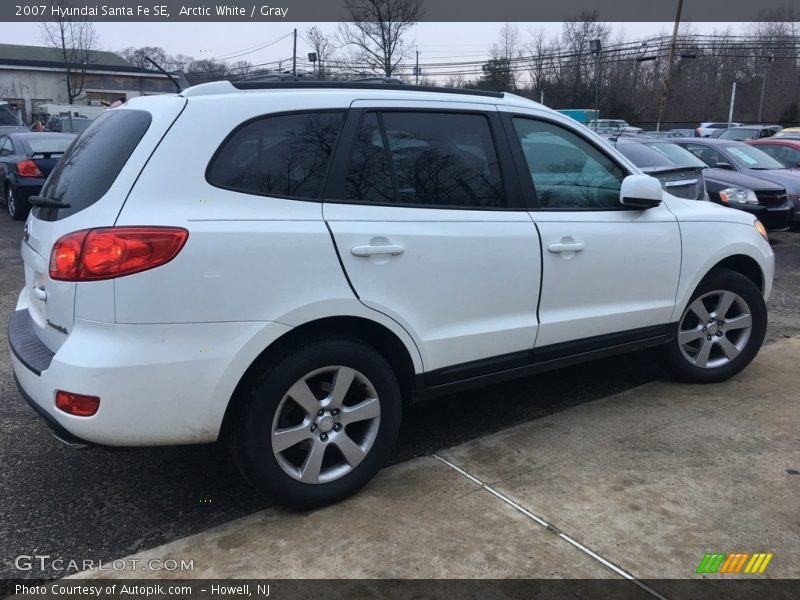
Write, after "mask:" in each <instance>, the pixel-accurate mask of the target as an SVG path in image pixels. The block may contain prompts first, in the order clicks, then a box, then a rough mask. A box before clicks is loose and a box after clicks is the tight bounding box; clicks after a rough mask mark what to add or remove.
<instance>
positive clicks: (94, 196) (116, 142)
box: [8, 82, 774, 506]
mask: <svg viewBox="0 0 800 600" xmlns="http://www.w3.org/2000/svg"><path fill="white" fill-rule="evenodd" d="M32 202H33V203H34V204H35V205H36V206H35V208H34V209H33V211H32V213H31V215H30V217H29V218H28V221H27V223H26V225H25V231H24V241H23V243H22V256H23V259H24V264H25V288H24V290H22V293H21V294H20V296H19V301H18V303H17V306H16V312H14V313H13V315H12V317H11V319H10V323H9V336H8V337H9V342H10V345H11V349H12V355H13V356H12V363H13V369H14V373H15V375H16V378H17V381H18V383H19V387H20V390H21V391H22V394H23V396H24V397H25V398H26V399H27V400H28V401H29V402H30V404H31V405H32V406H33V407H34V409H36V410H37V411H38V412H39V413H40V415H41V416H43V417H44V418H45V419H46V420H47V421H48V422H49V423H50V424H51V425H52V426H53V428H54V429H55V430H56V432H57V434H58V435H59V436H60V437H61V438H62V439H63V440H65V441H68V442H72V443H93V444H101V445H111V446H136V445H156V444H191V443H202V442H213V441H215V440H217V439H218V438H220V437H224V438H226V439H227V440H229V442H230V446H231V448H232V451H233V453H234V456H235V459H236V462H237V464H238V465H240V467H241V470H242V472H243V473H244V475H245V476H246V478H247V479H248V480H249V481H250V482H251V483H252V484H253V485H255V486H256V487H258V488H259V489H261V490H267V491H269V492H270V493H272V494H274V496H275V497H277V498H279V499H280V500H282V501H283V502H285V503H287V504H291V505H295V506H314V505H320V504H324V503H328V502H333V501H336V500H338V499H340V498H343V497H345V496H347V495H348V494H351V493H353V492H355V491H356V490H357V489H359V488H360V487H361V486H363V485H364V484H365V483H366V482H367V481H369V479H370V478H371V477H372V476H373V475H374V474H375V473H376V471H377V470H378V469H379V467H380V466H381V464H382V463H383V461H384V460H385V459H386V457H387V455H388V453H389V451H390V448H391V447H392V444H393V443H394V441H395V437H396V436H397V433H398V428H399V426H400V420H401V417H402V415H403V411H404V410H405V409H406V408H407V407H408V406H409V405H410V404H411V403H412V402H414V401H416V400H419V399H422V398H426V397H430V396H435V395H440V394H445V393H452V392H456V391H459V390H463V389H466V388H471V387H475V386H480V385H486V384H491V383H494V382H497V381H501V380H505V379H509V378H515V377H522V376H528V375H531V374H534V373H538V372H540V371H543V370H546V369H554V368H557V367H560V366H563V365H568V364H572V363H574V362H577V361H583V360H589V359H592V358H596V357H600V356H605V355H609V354H618V353H622V352H627V351H631V350H637V349H642V348H649V347H653V348H658V350H659V353H658V355H659V356H660V360H661V361H662V362H663V364H664V365H665V366H666V367H667V368H669V369H670V370H671V371H672V372H673V373H674V374H675V375H676V376H677V377H678V378H680V379H683V380H688V381H697V382H715V381H722V380H724V379H727V378H729V377H731V376H732V375H734V374H736V373H738V372H739V371H741V370H742V369H743V368H744V367H745V366H746V365H747V364H748V363H750V361H751V360H752V359H753V357H754V356H755V354H756V353H757V352H758V349H759V347H760V346H761V343H762V340H763V338H764V334H765V329H766V322H767V312H766V307H765V301H766V299H767V298H768V296H769V294H770V289H771V287H772V276H773V261H774V257H773V253H772V250H771V248H770V245H769V243H768V242H767V239H766V234H765V232H764V229H763V227H761V225H760V224H759V223H758V222H757V221H756V220H755V218H754V217H753V216H752V215H749V214H747V213H745V212H742V211H738V210H732V209H728V208H725V207H721V206H718V205H715V204H711V203H706V202H695V201H692V200H684V199H680V198H677V197H674V196H671V195H669V194H668V193H665V192H663V191H662V189H661V185H660V183H659V181H658V180H657V179H654V178H652V177H649V176H647V175H643V174H642V172H641V171H640V170H639V169H638V168H637V167H636V166H634V165H633V164H632V163H631V162H629V161H628V160H627V159H626V158H625V157H623V156H622V155H621V154H619V153H618V152H617V151H616V150H614V149H613V148H611V147H610V146H609V145H608V144H607V143H605V142H604V141H603V140H602V139H601V138H599V137H598V136H596V135H595V134H594V133H593V132H591V131H590V130H589V129H588V128H586V127H584V126H582V125H580V124H578V123H576V122H575V121H574V120H572V119H570V118H569V117H566V116H563V115H560V114H559V113H557V112H554V111H552V110H549V109H547V108H545V107H543V106H541V105H539V104H536V103H533V102H530V101H528V100H525V99H523V98H520V97H517V96H513V95H508V94H505V95H503V94H495V93H488V92H486V93H481V92H467V91H464V90H446V89H435V90H432V89H425V88H417V89H415V88H411V87H409V86H398V85H391V84H387V85H380V84H371V83H367V84H364V83H349V84H348V83H327V84H326V83H318V82H312V83H307V82H290V83H284V82H278V83H261V84H257V83H241V84H230V83H227V82H220V83H212V84H206V85H201V86H197V87H193V88H190V89H187V90H185V91H184V92H182V93H181V94H177V95H162V96H150V97H143V98H136V99H133V100H130V101H128V102H127V103H126V104H125V105H123V106H121V107H119V108H115V109H112V110H108V111H106V112H105V113H103V115H101V116H100V117H99V118H98V119H97V120H96V122H95V123H93V124H92V125H91V127H89V129H87V130H86V132H84V134H83V135H81V136H80V137H79V138H78V139H77V140H76V141H75V142H74V143H73V145H72V146H71V147H70V148H69V149H68V151H67V152H66V154H65V156H64V158H63V159H62V160H61V162H60V163H59V164H58V165H57V166H56V168H55V170H54V171H53V173H52V174H51V175H50V177H49V179H48V181H47V183H46V184H45V186H44V188H43V190H42V192H41V196H40V197H34V198H33V199H32Z"/></svg>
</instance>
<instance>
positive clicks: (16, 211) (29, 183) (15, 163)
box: [0, 132, 75, 221]
mask: <svg viewBox="0 0 800 600" xmlns="http://www.w3.org/2000/svg"><path fill="white" fill-rule="evenodd" d="M74 139H75V136H74V135H72V134H70V133H31V132H27V133H8V134H0V199H2V201H3V202H4V203H5V205H6V208H7V209H8V214H9V215H11V218H12V219H15V220H18V221H21V220H22V219H24V218H25V217H27V216H28V212H30V209H31V206H30V204H29V203H28V198H30V197H31V196H35V195H36V194H38V193H39V191H40V190H41V189H42V186H43V185H44V182H45V179H47V176H48V175H49V174H50V171H52V170H53V167H55V165H56V163H57V162H58V159H59V158H61V156H62V155H63V154H64V151H65V150H66V149H67V146H69V145H70V144H71V143H72V140H74Z"/></svg>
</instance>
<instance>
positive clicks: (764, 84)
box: [758, 52, 775, 123]
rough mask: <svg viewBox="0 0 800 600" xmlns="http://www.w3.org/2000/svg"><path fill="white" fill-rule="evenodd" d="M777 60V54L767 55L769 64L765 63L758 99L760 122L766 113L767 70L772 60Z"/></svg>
mask: <svg viewBox="0 0 800 600" xmlns="http://www.w3.org/2000/svg"><path fill="white" fill-rule="evenodd" d="M773 60H775V55H774V54H772V52H770V53H769V54H768V55H767V64H766V65H764V74H763V75H762V76H761V98H760V99H759V100H758V122H759V123H761V119H762V118H763V114H764V91H765V90H766V88H767V72H768V70H769V65H770V63H772V61H773Z"/></svg>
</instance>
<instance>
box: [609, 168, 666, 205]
mask: <svg viewBox="0 0 800 600" xmlns="http://www.w3.org/2000/svg"><path fill="white" fill-rule="evenodd" d="M662 193H663V192H662V191H661V182H660V181H659V180H658V179H656V178H655V177H650V176H649V175H628V176H627V177H626V178H625V179H623V180H622V187H621V188H620V190H619V201H620V203H621V204H624V205H625V206H630V207H631V208H642V209H645V208H653V207H654V206H658V205H659V204H661V197H662Z"/></svg>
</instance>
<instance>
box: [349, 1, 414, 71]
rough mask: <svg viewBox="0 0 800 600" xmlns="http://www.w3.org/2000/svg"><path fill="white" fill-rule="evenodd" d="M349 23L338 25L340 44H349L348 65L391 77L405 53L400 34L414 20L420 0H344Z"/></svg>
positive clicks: (406, 29) (407, 50)
mask: <svg viewBox="0 0 800 600" xmlns="http://www.w3.org/2000/svg"><path fill="white" fill-rule="evenodd" d="M345 6H346V7H347V11H348V13H349V16H350V21H351V22H349V23H341V24H340V25H339V32H338V39H339V43H340V45H341V46H353V47H354V49H353V51H352V52H351V54H350V57H349V60H348V61H347V62H349V63H350V65H349V69H350V70H353V71H355V72H360V71H362V70H365V69H368V70H369V71H371V72H372V73H380V74H382V75H385V76H386V77H391V76H392V75H394V74H395V73H396V70H397V66H398V65H399V64H400V62H402V60H403V59H404V58H405V57H406V56H407V55H408V52H409V47H408V46H407V45H406V43H405V40H404V38H403V36H404V35H405V34H406V33H407V32H408V31H409V30H410V29H411V28H412V27H414V25H416V24H417V21H418V20H419V19H420V18H421V17H422V14H423V10H422V4H421V1H420V0H345Z"/></svg>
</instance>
